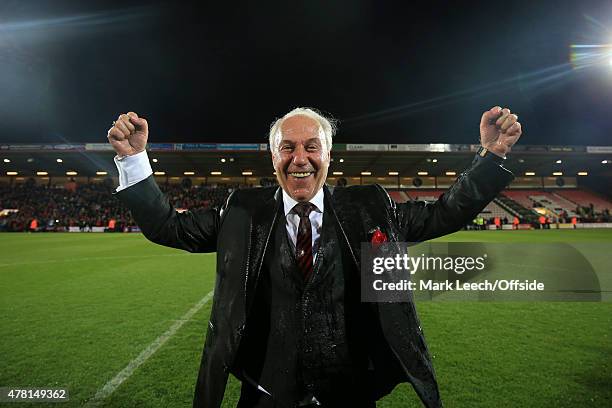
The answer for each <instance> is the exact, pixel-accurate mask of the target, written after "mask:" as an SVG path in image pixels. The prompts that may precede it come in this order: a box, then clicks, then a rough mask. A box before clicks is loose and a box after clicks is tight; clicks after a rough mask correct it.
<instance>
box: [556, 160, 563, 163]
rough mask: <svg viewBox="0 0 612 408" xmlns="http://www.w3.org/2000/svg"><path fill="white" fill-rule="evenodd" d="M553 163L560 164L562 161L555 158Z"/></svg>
mask: <svg viewBox="0 0 612 408" xmlns="http://www.w3.org/2000/svg"><path fill="white" fill-rule="evenodd" d="M555 163H557V164H561V163H563V162H562V161H561V159H559V160H557V161H556V162H555Z"/></svg>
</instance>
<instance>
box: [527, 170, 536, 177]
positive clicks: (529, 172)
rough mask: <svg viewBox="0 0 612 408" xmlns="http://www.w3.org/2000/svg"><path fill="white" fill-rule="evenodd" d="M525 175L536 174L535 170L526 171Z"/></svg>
mask: <svg viewBox="0 0 612 408" xmlns="http://www.w3.org/2000/svg"><path fill="white" fill-rule="evenodd" d="M525 175H526V176H535V172H533V171H526V172H525Z"/></svg>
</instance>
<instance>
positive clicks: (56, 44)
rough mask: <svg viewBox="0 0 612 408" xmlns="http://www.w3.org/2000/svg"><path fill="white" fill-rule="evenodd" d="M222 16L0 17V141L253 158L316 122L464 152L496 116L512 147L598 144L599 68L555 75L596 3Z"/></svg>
mask: <svg viewBox="0 0 612 408" xmlns="http://www.w3.org/2000/svg"><path fill="white" fill-rule="evenodd" d="M219 3H222V2H218V1H215V2H211V4H214V5H196V3H188V2H174V3H171V2H165V3H164V2H152V1H149V2H147V1H123V2H117V3H114V2H101V1H87V2H83V1H72V2H67V1H27V2H26V1H6V0H5V1H0V142H24V143H25V142H47V143H65V142H105V141H106V130H107V129H108V127H109V126H110V124H111V122H112V120H113V119H114V118H115V117H116V116H117V114H119V113H121V112H125V111H127V110H134V111H136V112H138V113H139V114H141V115H142V116H145V117H146V118H147V119H148V120H149V122H150V126H151V135H150V141H151V142H164V141H170V142H265V140H266V132H267V129H268V126H269V124H270V122H271V121H272V120H273V119H274V118H275V117H277V116H279V115H282V114H284V113H285V112H286V111H288V110H290V109H291V108H293V107H296V106H314V107H317V108H319V109H321V110H323V111H326V112H329V113H331V114H332V115H334V116H335V117H336V118H338V119H339V120H340V121H341V123H340V132H339V134H338V136H337V138H336V141H337V142H340V143H342V142H349V143H350V142H352V143H381V142H382V143H429V142H444V143H475V142H476V141H477V137H478V136H477V135H478V122H479V119H480V115H481V113H482V111H483V110H484V109H486V108H489V107H491V106H493V105H495V104H502V105H504V106H509V107H510V108H511V109H512V110H513V111H516V112H517V113H518V114H519V117H520V121H521V122H522V123H523V125H524V129H525V131H524V136H523V140H522V143H525V144H581V145H586V144H593V145H611V144H612V143H611V138H610V135H612V120H611V116H612V103H611V102H612V96H611V95H612V66H611V65H610V64H609V63H608V62H607V60H603V61H601V62H599V63H598V64H591V65H588V66H586V67H585V68H583V69H580V70H577V69H573V68H572V65H571V64H570V63H569V62H570V58H569V54H570V50H569V45H570V44H573V43H574V44H602V43H612V24H611V23H612V3H611V2H609V1H599V2H585V1H581V2H579V1H574V2H567V1H530V2H512V1H505V2H494V1H488V2H479V1H469V2H457V1H455V2H448V3H446V2H440V1H422V2H414V3H412V4H411V5H408V3H409V2H407V1H402V2H397V3H391V2H383V1H359V0H352V1H349V0H339V1H306V2H299V3H298V2H265V1H260V2H250V3H244V4H242V5H241V4H240V3H239V2H227V5H222V4H219ZM608 27H611V28H610V29H608ZM599 51H601V50H599ZM604 51H606V50H605V49H604Z"/></svg>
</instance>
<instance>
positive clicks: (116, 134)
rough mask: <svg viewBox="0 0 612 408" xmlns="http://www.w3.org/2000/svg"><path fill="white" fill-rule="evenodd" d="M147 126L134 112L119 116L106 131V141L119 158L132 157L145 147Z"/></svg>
mask: <svg viewBox="0 0 612 408" xmlns="http://www.w3.org/2000/svg"><path fill="white" fill-rule="evenodd" d="M148 137H149V125H148V124H147V121H146V119H144V118H139V117H138V115H137V114H136V113H134V112H128V113H123V114H121V115H119V117H118V118H117V120H116V121H114V122H113V126H112V127H111V128H110V129H109V130H108V141H109V142H110V144H111V146H113V149H115V152H117V155H119V156H132V155H134V154H136V153H140V152H142V151H143V150H144V149H145V147H146V146H147V138H148Z"/></svg>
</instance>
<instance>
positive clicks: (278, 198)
mask: <svg viewBox="0 0 612 408" xmlns="http://www.w3.org/2000/svg"><path fill="white" fill-rule="evenodd" d="M282 203H283V195H282V190H281V189H280V187H279V188H278V189H277V190H276V192H275V194H274V196H272V197H271V198H270V199H268V200H266V201H265V202H264V203H262V205H260V206H257V207H256V209H255V211H254V212H253V215H252V217H251V226H250V228H249V234H250V236H249V250H248V251H247V253H248V258H247V266H246V278H245V283H244V286H245V287H244V289H245V298H246V301H245V306H246V312H247V314H248V312H249V310H250V309H251V303H252V302H253V298H254V294H255V288H256V286H257V281H258V279H259V275H260V272H261V265H262V263H263V258H264V255H265V252H266V249H267V247H268V242H269V241H270V235H271V234H272V230H273V227H274V224H275V222H277V218H278V214H279V206H281V205H282Z"/></svg>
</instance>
